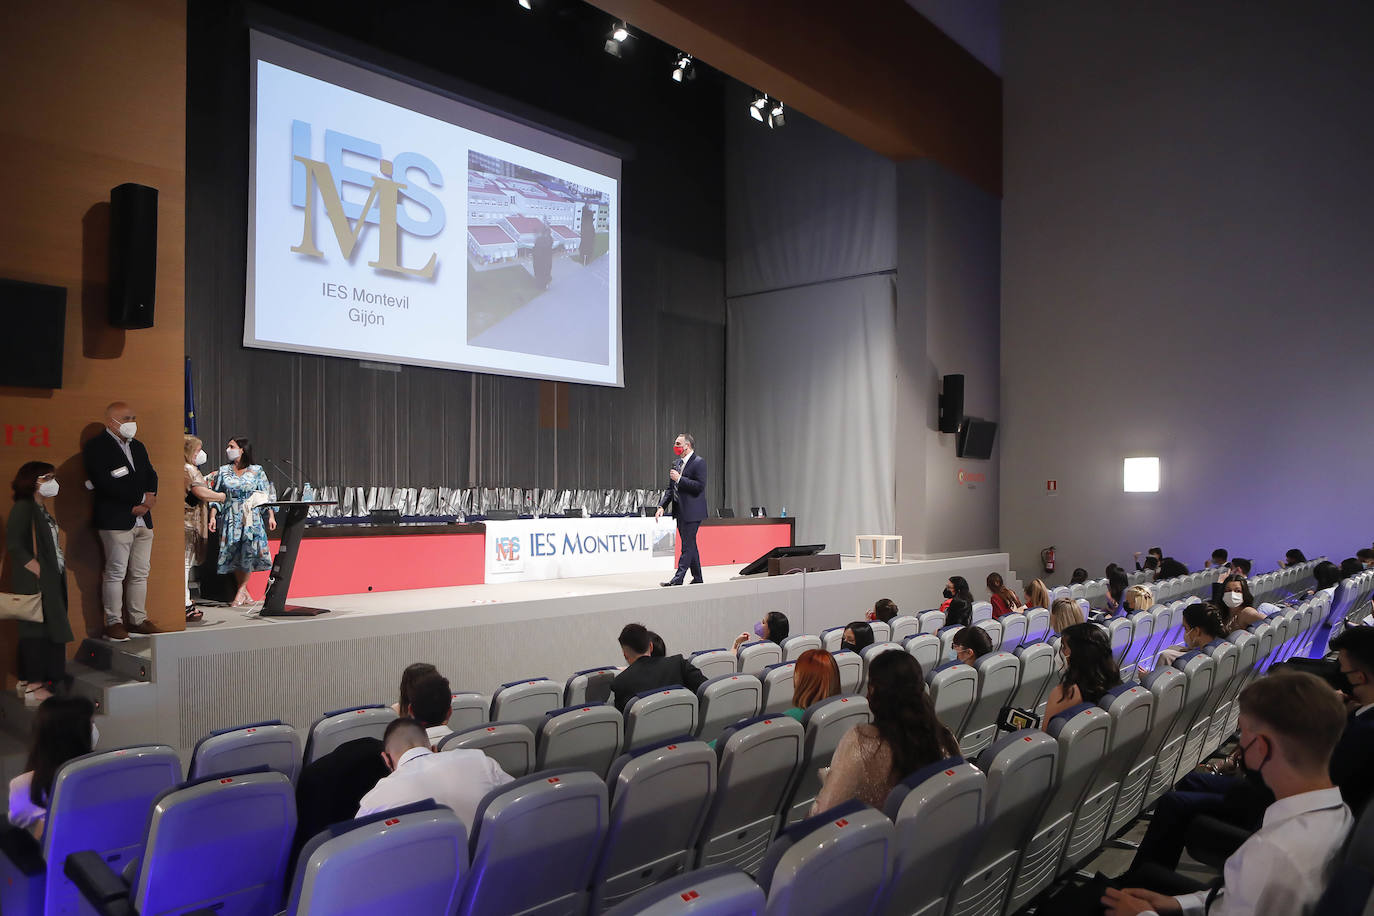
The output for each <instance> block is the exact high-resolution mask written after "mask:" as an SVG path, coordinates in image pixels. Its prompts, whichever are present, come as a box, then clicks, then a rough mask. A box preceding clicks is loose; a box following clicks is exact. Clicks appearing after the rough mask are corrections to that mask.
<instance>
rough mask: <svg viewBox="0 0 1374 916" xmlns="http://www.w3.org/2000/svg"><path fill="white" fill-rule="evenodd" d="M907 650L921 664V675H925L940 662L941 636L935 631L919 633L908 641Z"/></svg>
mask: <svg viewBox="0 0 1374 916" xmlns="http://www.w3.org/2000/svg"><path fill="white" fill-rule="evenodd" d="M906 651H907V652H908V653H909V654H910V655H911V657H912V658H914V659H916V661H918V662H920V664H921V675H922V677H924V676H925V673H926V672H927V671H931V670H933V669H934V668H935V666H936V665H938V664H940V637H938V636H936V635H935V634H933V633H919V634H917V635H916V636H913V637H911V638H910V639H908V640H907V641H906Z"/></svg>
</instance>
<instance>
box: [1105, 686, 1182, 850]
mask: <svg viewBox="0 0 1374 916" xmlns="http://www.w3.org/2000/svg"><path fill="white" fill-rule="evenodd" d="M1174 673H1175V674H1176V673H1177V672H1174ZM1169 686H1170V685H1167V684H1164V683H1161V684H1160V692H1159V694H1156V693H1155V691H1153V690H1151V689H1150V688H1149V687H1147V686H1145V685H1143V684H1141V685H1137V686H1131V685H1129V684H1123V685H1121V686H1120V687H1114V688H1113V689H1111V690H1109V691H1107V694H1106V696H1104V697H1103V698H1102V699H1101V700H1099V701H1098V704H1097V705H1099V706H1101V707H1102V708H1103V709H1105V710H1107V712H1109V713H1110V714H1111V716H1112V722H1113V725H1112V759H1111V760H1110V761H1108V763H1107V766H1108V767H1109V768H1111V771H1112V772H1114V773H1115V774H1116V776H1117V780H1118V781H1117V788H1116V797H1115V798H1113V799H1112V801H1111V805H1110V808H1111V811H1110V813H1109V815H1108V817H1107V824H1106V830H1105V831H1104V838H1105V837H1110V836H1115V835H1116V834H1117V832H1118V831H1120V830H1121V829H1122V828H1123V827H1125V826H1126V825H1127V824H1129V823H1130V822H1131V821H1132V820H1134V819H1135V817H1136V815H1138V814H1139V813H1140V810H1141V803H1142V802H1143V801H1144V799H1145V789H1146V788H1147V787H1148V785H1149V778H1150V768H1151V767H1153V766H1154V752H1155V747H1156V746H1157V741H1156V736H1157V735H1162V734H1163V729H1161V730H1160V731H1159V732H1156V730H1155V726H1156V725H1157V724H1163V725H1165V726H1167V721H1166V719H1167V717H1168V716H1171V715H1173V714H1175V713H1176V712H1177V709H1178V704H1179V703H1181V702H1182V700H1183V684H1182V682H1180V681H1173V684H1172V689H1166V688H1168V687H1169ZM1161 696H1162V697H1163V699H1164V700H1165V703H1166V706H1165V707H1164V708H1159V706H1158V703H1159V701H1160V699H1161Z"/></svg>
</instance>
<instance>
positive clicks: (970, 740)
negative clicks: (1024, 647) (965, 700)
mask: <svg viewBox="0 0 1374 916" xmlns="http://www.w3.org/2000/svg"><path fill="white" fill-rule="evenodd" d="M973 669H974V671H975V672H977V675H978V692H977V695H976V696H975V698H974V701H973V705H972V707H970V709H969V714H968V718H967V719H966V720H965V722H964V724H963V727H962V728H961V729H960V730H959V731H956V732H955V733H954V734H955V735H956V736H957V737H958V739H959V750H960V752H961V753H962V754H963V755H964V756H965V757H968V758H970V759H972V758H974V757H976V756H978V754H980V753H982V750H983V748H985V747H987V746H988V745H989V744H991V743H992V742H993V739H994V738H996V737H997V714H998V713H999V712H1001V710H1002V707H1003V706H1007V705H1009V704H1010V703H1011V698H1012V695H1013V694H1015V693H1016V682H1017V680H1018V679H1019V678H1020V676H1021V660H1020V659H1018V658H1017V657H1016V656H1015V655H1012V654H1011V653H1010V652H989V653H988V654H987V655H984V656H983V657H982V658H980V659H978V660H977V661H975V662H974V663H973ZM942 721H943V720H942Z"/></svg>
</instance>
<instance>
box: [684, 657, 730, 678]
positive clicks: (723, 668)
mask: <svg viewBox="0 0 1374 916" xmlns="http://www.w3.org/2000/svg"><path fill="white" fill-rule="evenodd" d="M688 661H690V662H691V663H692V665H693V666H694V667H696V669H697V670H698V671H700V672H701V674H702V676H703V677H705V678H706V679H707V680H708V681H709V680H711V679H712V678H716V677H720V676H721V675H722V674H738V673H739V658H738V657H737V656H736V655H735V653H734V652H731V651H730V650H729V649H702V650H701V651H700V652H693V653H692V657H691V658H690V659H688Z"/></svg>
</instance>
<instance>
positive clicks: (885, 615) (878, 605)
mask: <svg viewBox="0 0 1374 916" xmlns="http://www.w3.org/2000/svg"><path fill="white" fill-rule="evenodd" d="M864 616H865V617H867V618H868V619H869V620H870V621H873V620H880V621H882V622H883V623H886V624H891V623H892V618H894V617H896V616H897V602H895V601H893V600H892V599H891V598H879V599H878V600H877V601H875V602H873V609H872V610H871V611H869V612H868V613H867V614H865V615H864Z"/></svg>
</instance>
